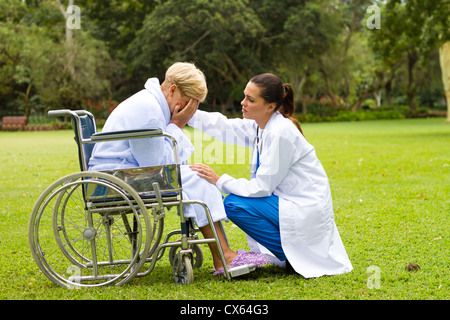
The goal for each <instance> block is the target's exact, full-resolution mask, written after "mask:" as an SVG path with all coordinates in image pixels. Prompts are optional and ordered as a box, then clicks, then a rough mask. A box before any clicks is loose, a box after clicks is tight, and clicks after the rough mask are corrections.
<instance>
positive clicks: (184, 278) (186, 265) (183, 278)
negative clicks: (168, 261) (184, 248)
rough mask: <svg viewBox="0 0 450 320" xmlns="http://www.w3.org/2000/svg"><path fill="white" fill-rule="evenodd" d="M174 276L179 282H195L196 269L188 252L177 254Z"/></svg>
mask: <svg viewBox="0 0 450 320" xmlns="http://www.w3.org/2000/svg"><path fill="white" fill-rule="evenodd" d="M173 278H174V280H175V283H178V284H192V283H194V270H193V268H192V262H191V259H190V258H189V256H188V255H187V254H185V255H182V257H181V260H180V256H179V255H177V256H176V257H175V259H174V264H173Z"/></svg>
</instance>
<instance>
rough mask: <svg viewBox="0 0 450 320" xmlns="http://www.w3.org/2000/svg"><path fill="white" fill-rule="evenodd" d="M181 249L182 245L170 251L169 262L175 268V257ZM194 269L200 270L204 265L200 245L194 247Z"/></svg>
mask: <svg viewBox="0 0 450 320" xmlns="http://www.w3.org/2000/svg"><path fill="white" fill-rule="evenodd" d="M180 249H181V245H179V246H174V247H171V248H170V250H169V262H170V264H171V265H172V266H173V265H174V260H175V257H176V256H177V254H178V251H179V250H180ZM191 249H192V259H193V260H192V267H193V268H200V267H201V266H202V264H203V251H202V249H201V248H200V246H199V245H198V244H194V245H192V248H191Z"/></svg>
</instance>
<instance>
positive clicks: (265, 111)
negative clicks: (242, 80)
mask: <svg viewBox="0 0 450 320" xmlns="http://www.w3.org/2000/svg"><path fill="white" fill-rule="evenodd" d="M260 92H261V89H260V88H259V87H258V86H257V85H256V84H254V83H253V82H249V83H248V84H247V86H246V87H245V90H244V99H243V100H242V101H241V105H242V114H243V116H244V118H246V119H253V120H255V121H256V123H257V124H258V125H259V126H260V127H261V128H264V126H265V124H266V122H267V121H268V120H269V118H270V116H271V115H272V113H273V111H274V109H275V106H274V104H273V103H267V102H266V100H264V99H263V98H262V97H261V96H260Z"/></svg>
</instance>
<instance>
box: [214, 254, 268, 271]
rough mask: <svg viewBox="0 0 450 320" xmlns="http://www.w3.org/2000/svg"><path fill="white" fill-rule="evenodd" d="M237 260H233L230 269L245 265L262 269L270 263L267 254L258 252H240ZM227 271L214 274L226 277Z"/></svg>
mask: <svg viewBox="0 0 450 320" xmlns="http://www.w3.org/2000/svg"><path fill="white" fill-rule="evenodd" d="M237 254H238V255H237V256H236V258H234V259H233V261H232V262H231V264H230V265H229V266H228V269H231V268H235V267H239V266H242V265H245V264H253V265H255V267H262V266H263V265H265V264H267V263H269V262H270V260H269V259H268V258H267V256H266V255H265V254H262V253H256V252H246V251H245V250H238V251H237ZM224 274H225V270H224V269H223V268H221V269H219V270H217V271H216V272H214V275H215V276H217V275H224Z"/></svg>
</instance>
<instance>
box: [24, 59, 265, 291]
mask: <svg viewBox="0 0 450 320" xmlns="http://www.w3.org/2000/svg"><path fill="white" fill-rule="evenodd" d="M206 95H207V87H206V81H205V77H204V75H203V73H202V72H201V71H200V70H199V69H197V68H196V67H195V66H194V65H193V64H190V63H175V64H174V65H172V66H171V67H170V68H169V69H168V70H167V72H166V77H165V80H164V82H163V83H162V84H160V83H159V81H158V79H156V78H151V79H148V81H147V82H146V84H145V88H144V89H143V90H141V91H139V92H137V93H136V94H134V95H133V96H131V97H130V98H128V99H126V100H125V101H124V102H122V103H121V104H119V106H118V107H117V108H116V109H115V110H114V111H113V112H112V113H111V115H110V116H109V118H108V119H107V121H106V123H105V125H104V127H103V130H102V132H101V133H97V132H96V129H95V121H94V119H93V116H92V115H91V114H89V113H88V112H85V111H70V110H58V111H52V112H49V114H53V115H56V116H58V115H59V116H62V115H65V116H67V115H70V116H72V119H73V120H74V127H75V140H76V141H77V144H78V153H79V158H80V167H81V172H79V173H75V174H72V175H69V176H67V177H64V178H61V179H59V180H58V181H56V182H54V183H53V184H52V185H50V186H49V187H48V188H47V189H46V190H45V191H44V193H43V194H42V195H41V197H40V198H39V199H38V201H37V202H36V204H35V206H34V208H33V212H32V215H31V218H30V223H29V243H30V247H31V249H32V250H31V251H32V253H33V257H34V259H35V261H36V263H37V264H38V266H39V268H40V269H41V270H42V271H43V272H44V274H45V275H46V276H47V277H48V278H49V279H50V280H52V281H53V282H54V283H56V284H58V285H62V286H66V287H73V286H100V285H108V284H113V283H114V284H118V285H121V284H125V283H127V282H129V281H130V280H131V279H132V278H134V277H135V276H142V275H146V274H148V273H150V272H151V270H152V269H153V268H154V266H155V263H156V261H157V260H159V259H160V258H161V257H162V255H163V254H164V250H165V249H166V248H170V251H169V259H170V262H171V264H172V267H173V273H174V279H175V281H176V282H179V283H192V281H193V272H192V267H198V266H200V265H201V263H202V260H203V256H202V253H201V250H200V249H199V246H198V245H199V244H206V243H207V244H208V246H209V248H210V250H211V253H212V257H213V263H214V273H215V274H224V275H225V276H226V277H227V278H228V279H231V278H232V277H235V276H239V275H242V274H246V273H248V272H250V271H252V270H254V268H255V267H257V266H261V265H264V264H265V263H267V259H266V258H265V256H264V255H262V254H256V253H247V252H245V251H243V250H239V251H238V252H235V251H233V250H232V249H231V248H230V247H229V245H228V243H227V239H226V236H225V233H224V230H223V228H222V224H221V221H223V220H226V219H227V217H226V213H225V210H224V206H223V201H222V194H221V193H220V191H219V190H218V189H217V188H216V187H215V186H214V185H211V184H210V183H209V182H207V181H206V180H204V179H202V178H200V177H199V176H198V175H197V172H195V171H192V170H191V169H190V168H189V166H187V165H184V164H185V163H186V161H187V159H188V158H189V157H190V155H191V154H192V152H193V150H194V148H193V145H192V143H191V142H190V140H189V139H188V138H187V137H186V136H185V135H184V133H183V131H182V129H183V128H184V126H185V125H186V123H187V122H188V121H189V120H190V119H191V117H192V116H193V115H194V113H195V112H196V110H197V107H198V104H199V103H200V102H202V101H203V100H204V99H205V97H206ZM172 207H176V208H177V210H178V215H179V216H180V224H181V230H176V231H172V232H169V233H168V234H167V235H166V236H165V239H164V241H163V243H162V244H161V245H160V240H161V238H162V237H163V225H164V218H165V214H166V209H170V208H172ZM195 225H196V226H198V229H197V228H196V227H195ZM197 230H199V231H200V232H201V233H202V234H203V238H204V239H199V238H198V236H197V235H196V233H195V231H197ZM174 235H181V238H180V239H178V240H177V241H169V240H170V238H171V237H172V236H174ZM153 240H154V241H153ZM152 241H153V243H152ZM145 263H149V264H150V267H149V268H148V270H147V271H146V272H142V271H141V269H143V266H144V264H145ZM86 283H87V284H86Z"/></svg>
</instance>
